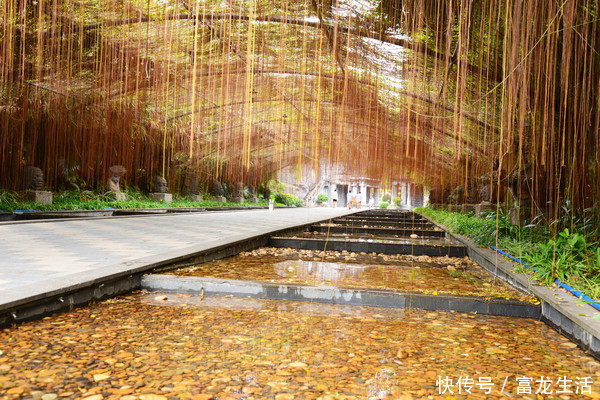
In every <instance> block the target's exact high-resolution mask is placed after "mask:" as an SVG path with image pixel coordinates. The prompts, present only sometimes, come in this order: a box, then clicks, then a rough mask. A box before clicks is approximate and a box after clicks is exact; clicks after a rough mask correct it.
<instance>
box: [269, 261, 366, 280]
mask: <svg viewBox="0 0 600 400" xmlns="http://www.w3.org/2000/svg"><path fill="white" fill-rule="evenodd" d="M366 268H369V266H367V265H360V264H344V263H331V262H320V261H302V260H285V261H281V262H278V263H276V264H275V265H273V270H274V271H275V273H276V274H277V275H279V276H280V277H282V278H291V277H295V278H299V279H305V280H312V281H314V282H342V281H344V280H345V279H348V278H357V277H359V276H360V273H361V272H363V271H364V270H365V269H366ZM370 268H372V266H371V267H370Z"/></svg>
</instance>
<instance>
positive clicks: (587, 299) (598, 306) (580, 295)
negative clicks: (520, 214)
mask: <svg viewBox="0 0 600 400" xmlns="http://www.w3.org/2000/svg"><path fill="white" fill-rule="evenodd" d="M490 248H491V249H494V250H496V251H497V252H498V253H500V254H502V255H504V256H506V257H508V258H510V259H511V260H513V261H515V262H518V263H519V264H521V265H523V266H525V267H528V268H531V265H529V264H525V263H524V262H523V261H521V260H519V259H518V258H516V257H513V256H511V255H510V254H508V253H507V252H505V251H502V250H500V249H498V248H496V247H494V246H490ZM533 270H534V271H535V269H533ZM554 283H556V284H557V285H558V286H560V287H561V288H563V289H565V290H566V291H567V292H569V293H571V294H572V295H573V296H576V297H578V298H580V299H582V300H585V302H586V303H587V304H589V305H590V306H592V307H594V308H595V309H596V310H598V311H600V303H598V302H596V301H594V299H592V298H590V297H588V296H586V295H585V294H583V293H581V292H580V291H579V290H576V289H574V288H572V287H571V286H569V285H567V284H566V283H562V282H561V281H559V280H558V279H555V280H554Z"/></svg>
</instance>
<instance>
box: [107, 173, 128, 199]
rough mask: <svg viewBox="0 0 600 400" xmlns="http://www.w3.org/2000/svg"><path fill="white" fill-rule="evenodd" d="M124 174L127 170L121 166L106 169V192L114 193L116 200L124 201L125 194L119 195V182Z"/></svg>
mask: <svg viewBox="0 0 600 400" xmlns="http://www.w3.org/2000/svg"><path fill="white" fill-rule="evenodd" d="M126 172H127V170H126V169H125V167H123V166H122V165H113V166H112V167H110V168H109V169H108V181H107V186H108V190H109V191H111V192H113V193H114V198H115V199H116V200H125V193H121V188H120V187H119V181H120V180H121V177H122V176H123V175H125V173H126Z"/></svg>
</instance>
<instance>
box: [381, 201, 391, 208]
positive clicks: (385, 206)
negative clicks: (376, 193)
mask: <svg viewBox="0 0 600 400" xmlns="http://www.w3.org/2000/svg"><path fill="white" fill-rule="evenodd" d="M389 206H390V203H388V202H387V201H380V202H379V208H381V209H382V210H385V209H387V208H388V207H389Z"/></svg>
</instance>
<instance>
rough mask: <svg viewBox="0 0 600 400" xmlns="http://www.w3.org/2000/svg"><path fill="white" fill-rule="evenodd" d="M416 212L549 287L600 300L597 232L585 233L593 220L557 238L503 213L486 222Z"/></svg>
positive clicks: (449, 214) (544, 227) (435, 212)
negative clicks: (504, 256) (498, 253)
mask: <svg viewBox="0 0 600 400" xmlns="http://www.w3.org/2000/svg"><path fill="white" fill-rule="evenodd" d="M415 212H420V213H422V214H423V215H425V216H427V217H429V218H431V219H433V220H435V221H437V222H439V223H440V224H442V225H445V226H446V227H448V229H449V230H450V231H452V232H455V233H458V234H461V235H465V236H470V237H472V238H473V239H474V240H475V241H476V242H477V243H479V244H480V245H482V246H485V247H487V246H490V245H491V246H494V247H495V248H498V249H501V250H504V251H506V252H507V253H509V254H511V255H513V256H514V257H516V258H518V259H520V260H521V261H522V262H524V263H525V264H528V265H530V267H525V266H522V265H518V266H517V267H516V271H517V272H531V273H533V276H534V278H535V279H537V280H538V281H540V282H541V283H543V284H546V285H551V284H552V283H553V282H554V279H558V280H560V281H562V282H564V283H567V284H568V285H571V286H572V287H574V288H576V289H577V290H580V291H581V292H583V293H585V294H587V295H588V296H590V297H592V298H595V299H598V298H600V248H599V247H598V246H597V242H598V240H597V237H596V234H597V230H596V229H593V230H591V232H590V231H586V230H585V229H582V227H585V226H588V225H589V224H590V223H591V222H590V221H593V219H592V218H591V217H588V218H589V220H586V219H583V218H582V219H581V223H580V224H579V225H578V226H577V227H576V229H577V232H575V231H574V230H572V229H567V228H565V229H564V230H562V231H559V232H558V234H557V235H553V234H552V231H551V229H550V228H551V227H549V226H547V225H541V224H530V225H528V226H525V227H523V228H520V227H518V226H516V225H513V224H511V223H510V220H509V217H508V215H507V214H506V213H504V212H502V210H500V211H499V212H495V211H494V212H489V213H488V214H487V215H486V216H484V217H483V218H481V217H476V216H473V215H471V214H466V215H465V214H460V213H452V212H449V211H442V210H432V209H430V208H415ZM534 222H535V218H534ZM551 225H552V223H551Z"/></svg>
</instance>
